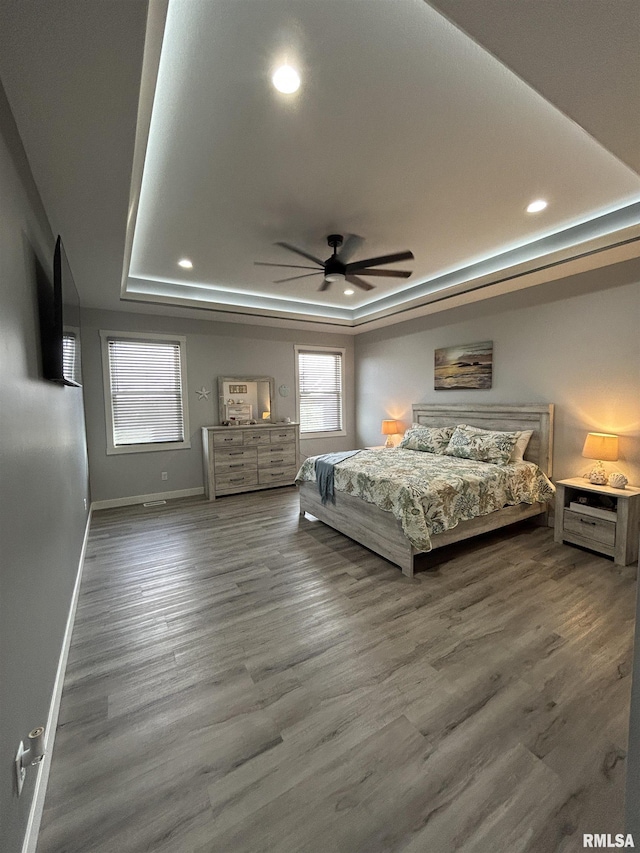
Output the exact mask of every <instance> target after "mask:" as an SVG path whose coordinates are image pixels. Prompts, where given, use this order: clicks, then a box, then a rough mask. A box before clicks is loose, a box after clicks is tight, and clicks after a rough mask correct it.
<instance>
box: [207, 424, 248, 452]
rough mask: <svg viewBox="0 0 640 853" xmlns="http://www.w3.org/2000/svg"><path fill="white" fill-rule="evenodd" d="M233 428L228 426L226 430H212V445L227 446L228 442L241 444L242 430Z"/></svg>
mask: <svg viewBox="0 0 640 853" xmlns="http://www.w3.org/2000/svg"><path fill="white" fill-rule="evenodd" d="M233 430H234V428H233V427H229V431H228V432H226V431H225V432H214V434H213V444H214V447H228V446H229V445H230V444H242V432H241V431H240V430H238V432H234V431H233Z"/></svg>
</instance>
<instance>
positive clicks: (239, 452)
mask: <svg viewBox="0 0 640 853" xmlns="http://www.w3.org/2000/svg"><path fill="white" fill-rule="evenodd" d="M243 453H244V450H232V451H231V453H230V454H229V456H242V454H243Z"/></svg>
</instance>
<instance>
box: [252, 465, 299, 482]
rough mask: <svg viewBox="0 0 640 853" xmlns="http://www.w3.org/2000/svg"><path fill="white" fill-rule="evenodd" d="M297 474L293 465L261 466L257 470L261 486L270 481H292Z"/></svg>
mask: <svg viewBox="0 0 640 853" xmlns="http://www.w3.org/2000/svg"><path fill="white" fill-rule="evenodd" d="M296 474H297V469H296V466H295V465H279V466H278V467H276V468H262V469H259V470H258V482H259V483H260V485H261V486H268V485H269V484H270V483H271V484H273V483H293V481H294V480H295V477H296Z"/></svg>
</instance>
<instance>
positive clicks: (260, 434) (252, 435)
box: [243, 429, 269, 446]
mask: <svg viewBox="0 0 640 853" xmlns="http://www.w3.org/2000/svg"><path fill="white" fill-rule="evenodd" d="M243 432H244V443H245V444H250V445H253V446H255V445H256V444H269V431H268V430H266V429H255V430H253V429H247V430H243Z"/></svg>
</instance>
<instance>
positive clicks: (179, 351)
mask: <svg viewBox="0 0 640 853" xmlns="http://www.w3.org/2000/svg"><path fill="white" fill-rule="evenodd" d="M100 336H101V338H102V366H103V372H104V393H105V412H106V418H107V453H132V452H139V451H144V450H176V449H181V448H188V447H190V446H191V443H190V441H189V422H188V413H187V411H186V410H185V406H184V390H185V389H186V387H187V382H186V368H185V362H186V339H185V338H183V337H173V336H172V337H166V336H163V335H155V334H144V333H140V334H137V335H128V334H125V333H120V332H100Z"/></svg>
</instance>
